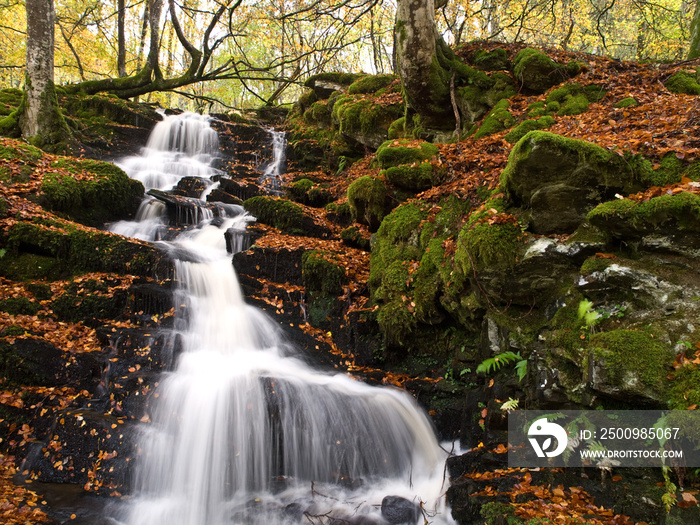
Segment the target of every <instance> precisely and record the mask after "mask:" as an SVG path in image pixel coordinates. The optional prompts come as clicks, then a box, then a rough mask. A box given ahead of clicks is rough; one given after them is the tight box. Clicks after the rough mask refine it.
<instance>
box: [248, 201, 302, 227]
mask: <svg viewBox="0 0 700 525" xmlns="http://www.w3.org/2000/svg"><path fill="white" fill-rule="evenodd" d="M243 207H244V208H245V209H246V210H248V212H249V213H250V214H251V215H253V216H254V217H255V218H256V219H257V220H258V221H259V222H262V223H264V224H269V225H270V226H274V227H275V228H278V229H280V230H284V231H288V232H290V233H296V234H301V233H304V225H305V223H306V214H305V213H304V209H303V208H302V207H301V206H299V205H298V204H294V203H293V202H291V201H288V200H287V199H280V198H277V197H267V196H259V197H251V198H250V199H247V200H245V201H244V202H243Z"/></svg>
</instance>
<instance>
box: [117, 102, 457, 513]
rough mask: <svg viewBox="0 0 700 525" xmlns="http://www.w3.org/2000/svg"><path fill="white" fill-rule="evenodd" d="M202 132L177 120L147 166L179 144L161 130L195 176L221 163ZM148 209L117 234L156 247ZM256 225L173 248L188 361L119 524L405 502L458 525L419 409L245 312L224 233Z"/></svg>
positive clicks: (440, 458)
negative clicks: (208, 161) (330, 365)
mask: <svg viewBox="0 0 700 525" xmlns="http://www.w3.org/2000/svg"><path fill="white" fill-rule="evenodd" d="M181 120H184V121H185V122H184V123H183V122H181ZM190 120H191V121H190ZM194 123H197V124H198V125H199V126H201V133H202V134H203V135H204V136H210V133H209V129H208V124H207V121H206V119H204V118H202V117H196V116H191V115H183V116H182V117H178V118H177V119H174V118H170V119H167V120H166V121H165V122H163V123H161V124H159V125H158V126H157V128H156V129H155V130H154V132H153V135H154V137H152V139H151V140H150V141H149V148H147V149H146V155H150V154H151V151H152V149H151V146H150V145H152V144H161V145H162V144H165V143H166V142H165V141H164V139H162V137H163V136H166V135H168V136H172V133H171V131H170V130H169V129H165V128H172V127H178V129H187V131H188V135H187V143H186V144H183V143H182V142H181V143H180V150H181V151H182V152H184V153H183V154H181V155H180V157H181V158H182V159H185V163H186V164H187V165H191V164H193V161H192V158H193V157H198V158H203V157H206V156H209V157H211V156H212V155H214V154H215V152H213V151H212V150H211V149H207V148H209V147H210V145H211V144H212V142H210V139H207V140H203V139H202V138H201V137H200V136H199V134H198V133H196V132H195V131H193V130H192V127H194ZM190 141H191V142H190ZM168 143H170V142H168ZM200 145H201V146H200ZM153 147H154V148H155V149H157V148H159V147H161V146H157V147H155V146H153ZM200 147H201V148H203V149H201V150H200V149H199V148H200ZM158 151H161V150H158ZM146 164H148V163H147V162H145V161H144V162H141V161H137V160H125V161H124V162H122V163H121V164H120V165H121V166H122V167H123V168H125V169H126V170H127V173H129V175H130V176H132V177H134V178H138V179H139V180H145V179H146V177H143V178H141V177H142V174H141V173H140V172H139V171H138V170H137V171H132V168H133V167H134V166H144V165H146ZM139 169H140V168H139ZM147 169H149V170H150V169H151V168H147ZM178 169H179V168H178ZM199 169H200V168H199V167H198V168H197V170H199ZM182 171H183V172H184V171H186V170H184V169H183V170H182ZM178 173H180V171H178ZM198 173H199V171H198ZM149 176H150V175H149ZM167 176H170V175H167ZM163 179H165V176H164V177H163ZM148 206H149V213H144V214H142V215H141V217H140V218H141V220H140V221H137V224H135V223H130V224H129V223H121V224H119V225H117V226H116V228H117V229H118V230H119V231H122V232H124V231H126V230H127V229H129V228H131V230H132V231H136V232H138V233H139V234H142V235H143V236H144V237H145V238H149V237H150V238H154V235H153V234H151V233H149V230H148V228H149V227H153V225H154V224H155V223H154V221H155V220H157V219H158V217H157V211H158V210H160V212H161V213H162V211H163V210H162V208H158V207H157V205H156V204H150V205H148ZM149 214H151V215H149ZM250 219H251V218H250V217H248V216H246V215H239V216H235V217H228V218H226V219H225V220H224V221H222V222H223V224H220V225H219V226H214V225H213V224H212V223H211V221H205V222H204V223H203V224H201V225H200V227H199V228H197V229H194V230H189V231H187V232H186V233H183V234H181V235H180V236H179V237H178V238H177V239H176V240H175V241H174V242H172V243H169V245H170V248H171V250H172V252H173V253H179V254H182V253H186V254H187V256H186V257H184V259H186V261H185V260H182V259H183V258H182V257H181V258H180V260H175V267H176V279H177V282H178V289H177V292H176V297H175V304H176V305H181V306H178V313H177V319H176V329H177V330H178V331H179V332H180V334H181V336H182V338H183V352H182V354H181V355H180V357H179V360H178V362H177V363H176V365H175V367H174V371H173V372H171V373H169V374H167V375H166V377H165V378H164V379H163V380H161V381H160V385H159V387H158V389H157V393H158V398H157V400H156V399H155V398H152V400H151V401H152V403H154V404H155V406H154V409H153V413H152V414H150V417H151V420H152V423H151V424H145V425H144V427H143V432H142V435H141V437H140V441H139V443H140V445H139V452H140V456H139V459H138V467H137V474H136V479H135V483H134V490H135V495H134V497H133V498H132V499H130V500H129V502H128V509H127V510H126V511H125V512H124V516H122V518H120V519H121V520H122V521H123V522H124V523H127V524H129V525H232V524H239V523H240V524H245V525H256V524H260V525H276V524H292V523H328V522H329V521H330V518H335V519H351V518H353V517H359V516H365V517H370V516H374V517H377V518H378V517H379V516H380V511H379V506H380V505H381V501H382V498H383V497H384V496H387V495H399V496H403V497H405V498H407V499H410V500H412V501H414V502H416V503H419V502H422V503H424V508H425V510H426V516H429V520H430V521H431V522H432V523H434V524H452V523H454V522H453V520H452V518H451V517H450V516H449V510H448V509H446V508H445V505H444V498H443V497H442V495H443V493H444V491H445V490H446V489H447V486H446V483H445V481H444V480H443V468H444V460H445V454H444V453H443V451H442V450H441V449H440V447H439V446H438V443H437V441H436V438H435V436H434V433H433V430H432V427H431V425H430V423H429V421H428V419H427V417H426V416H425V415H424V413H423V412H422V411H421V410H420V409H419V408H418V407H417V405H416V403H415V402H414V400H413V398H411V397H410V396H409V395H408V394H406V393H405V392H403V391H399V390H396V389H391V388H378V387H370V386H368V385H366V384H364V383H361V382H359V381H356V380H353V379H351V378H349V377H347V376H345V375H342V374H336V375H330V374H325V373H321V372H319V371H316V370H314V369H312V368H310V367H309V366H308V365H307V364H305V363H304V362H302V361H301V360H300V359H298V358H296V357H294V355H290V350H289V348H288V346H287V345H286V344H285V343H284V341H283V339H282V338H281V336H280V334H279V331H278V329H277V327H276V325H275V324H274V323H273V322H272V321H271V320H270V319H269V318H268V317H266V316H265V315H264V314H263V313H262V312H261V311H259V310H257V309H255V308H253V307H251V306H249V305H247V304H246V303H245V302H244V299H243V297H242V294H241V290H240V287H239V285H238V282H237V278H236V274H235V272H234V270H233V265H232V262H231V256H230V255H229V254H227V253H226V249H225V240H224V235H223V234H224V232H225V231H226V229H228V228H234V229H239V230H241V229H243V228H244V225H245V224H246V222H247V221H248V220H250ZM149 221H150V222H149ZM192 261H197V262H192ZM314 516H318V517H314ZM379 522H380V523H382V521H381V520H380V521H379Z"/></svg>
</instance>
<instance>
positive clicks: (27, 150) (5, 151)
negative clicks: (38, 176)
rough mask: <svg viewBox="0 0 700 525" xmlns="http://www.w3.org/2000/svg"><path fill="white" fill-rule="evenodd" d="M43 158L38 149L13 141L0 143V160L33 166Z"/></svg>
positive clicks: (42, 153)
mask: <svg viewBox="0 0 700 525" xmlns="http://www.w3.org/2000/svg"><path fill="white" fill-rule="evenodd" d="M43 156H44V152H43V151H41V150H40V149H39V148H36V147H34V146H31V145H30V144H25V143H23V142H18V141H14V140H8V141H2V142H0V159H2V160H9V161H18V162H22V163H29V164H35V163H36V161H38V160H39V159H41V158H42V157H43Z"/></svg>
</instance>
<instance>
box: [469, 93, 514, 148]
mask: <svg viewBox="0 0 700 525" xmlns="http://www.w3.org/2000/svg"><path fill="white" fill-rule="evenodd" d="M508 107H510V102H509V101H508V100H505V99H504V100H501V101H500V102H499V103H498V104H496V106H495V107H494V108H493V109H492V110H491V112H490V113H489V114H488V115H487V116H486V118H485V119H484V122H483V123H482V124H481V127H480V128H479V129H478V130H477V132H476V133H475V134H474V139H480V138H481V137H485V136H487V135H492V134H494V133H498V132H499V131H503V130H505V129H508V128H510V127H511V126H513V125H514V124H515V117H514V116H513V114H512V113H511V112H510V111H508Z"/></svg>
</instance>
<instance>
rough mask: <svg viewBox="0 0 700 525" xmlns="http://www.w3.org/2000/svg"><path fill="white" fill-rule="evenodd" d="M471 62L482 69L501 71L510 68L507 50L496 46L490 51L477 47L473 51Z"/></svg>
mask: <svg viewBox="0 0 700 525" xmlns="http://www.w3.org/2000/svg"><path fill="white" fill-rule="evenodd" d="M471 62H472V63H473V64H474V65H475V66H476V67H478V68H479V69H482V70H484V71H501V70H504V69H509V68H510V61H509V60H508V52H507V51H506V50H505V49H503V48H502V47H498V48H496V49H493V50H492V51H485V50H483V49H479V50H477V51H476V52H475V53H474V57H473V58H472V60H471Z"/></svg>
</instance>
